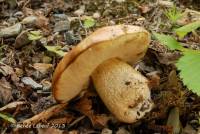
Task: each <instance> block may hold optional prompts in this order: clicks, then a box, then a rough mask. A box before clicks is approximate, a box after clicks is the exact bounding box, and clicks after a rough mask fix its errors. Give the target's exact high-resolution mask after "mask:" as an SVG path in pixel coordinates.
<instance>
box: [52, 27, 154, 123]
mask: <svg viewBox="0 0 200 134" xmlns="http://www.w3.org/2000/svg"><path fill="white" fill-rule="evenodd" d="M149 42H150V35H149V33H148V32H147V31H146V30H145V29H143V28H141V27H138V26H132V25H116V26H107V27H103V28H100V29H98V30H97V31H95V32H94V33H92V34H91V35H90V36H88V37H87V38H86V39H84V40H83V41H81V42H80V43H79V44H78V45H77V46H76V47H75V48H74V49H72V50H71V51H70V52H69V53H67V54H66V55H65V56H64V58H63V59H62V60H61V61H60V63H59V64H58V66H57V67H56V70H55V72H54V75H53V82H52V83H53V95H54V97H55V99H56V100H57V101H58V102H60V103H64V102H67V101H69V100H71V99H72V98H74V97H75V96H77V95H78V94H79V93H80V92H81V90H83V89H87V87H88V86H89V80H90V78H92V81H93V83H94V86H95V88H96V91H97V93H98V94H99V96H100V98H101V99H102V101H103V102H104V104H105V105H106V106H107V108H108V109H109V110H110V111H111V113H112V114H114V115H115V116H116V118H117V119H119V120H120V121H122V122H126V123H132V122H135V121H137V120H138V119H140V118H142V117H143V116H144V115H145V113H147V112H149V111H150V110H151V109H152V107H153V102H152V100H151V96H150V89H149V87H148V80H147V79H146V78H145V77H144V76H143V75H142V74H140V73H139V72H138V71H136V70H134V69H133V68H132V67H131V65H129V64H134V63H136V62H137V61H138V60H140V59H141V58H142V57H143V56H144V55H145V53H146V50H147V48H148V45H149Z"/></svg>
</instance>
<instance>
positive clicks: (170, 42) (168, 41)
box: [153, 33, 184, 50]
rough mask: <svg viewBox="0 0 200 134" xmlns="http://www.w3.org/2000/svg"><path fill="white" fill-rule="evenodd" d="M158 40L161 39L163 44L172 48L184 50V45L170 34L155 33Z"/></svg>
mask: <svg viewBox="0 0 200 134" xmlns="http://www.w3.org/2000/svg"><path fill="white" fill-rule="evenodd" d="M153 35H154V36H155V37H156V39H157V40H158V41H160V42H161V43H162V44H163V45H165V46H167V47H169V49H171V50H183V49H184V47H183V46H182V45H181V44H180V43H179V42H178V41H176V39H175V38H173V37H172V36H169V35H164V34H158V33H153Z"/></svg>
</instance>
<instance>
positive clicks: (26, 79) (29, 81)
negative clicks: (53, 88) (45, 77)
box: [21, 77, 42, 89]
mask: <svg viewBox="0 0 200 134" xmlns="http://www.w3.org/2000/svg"><path fill="white" fill-rule="evenodd" d="M21 81H22V82H23V83H24V84H25V85H29V86H31V87H32V88H33V89H41V88H42V85H41V84H38V83H37V82H35V81H34V80H33V79H32V78H31V77H23V78H22V79H21Z"/></svg>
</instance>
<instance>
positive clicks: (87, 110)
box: [75, 93, 110, 127]
mask: <svg viewBox="0 0 200 134" xmlns="http://www.w3.org/2000/svg"><path fill="white" fill-rule="evenodd" d="M90 95H91V94H90ZM90 95H89V94H87V93H86V95H85V96H84V97H82V98H81V100H80V101H79V102H78V103H77V104H76V106H75V107H76V109H77V110H78V111H80V112H81V113H83V114H84V115H86V116H87V117H88V118H89V119H90V120H91V122H92V124H93V126H96V127H102V126H103V127H105V126H106V125H107V122H108V120H109V119H110V117H108V116H106V115H104V114H102V115H96V114H94V111H93V109H92V100H91V99H89V98H88V97H89V96H90Z"/></svg>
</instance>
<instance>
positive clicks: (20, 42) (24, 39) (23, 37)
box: [14, 31, 31, 48]
mask: <svg viewBox="0 0 200 134" xmlns="http://www.w3.org/2000/svg"><path fill="white" fill-rule="evenodd" d="M30 42H31V40H29V39H28V31H23V32H21V33H20V34H19V35H18V36H17V38H16V40H15V44H14V46H15V48H21V47H23V46H25V45H27V44H29V43H30Z"/></svg>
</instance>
